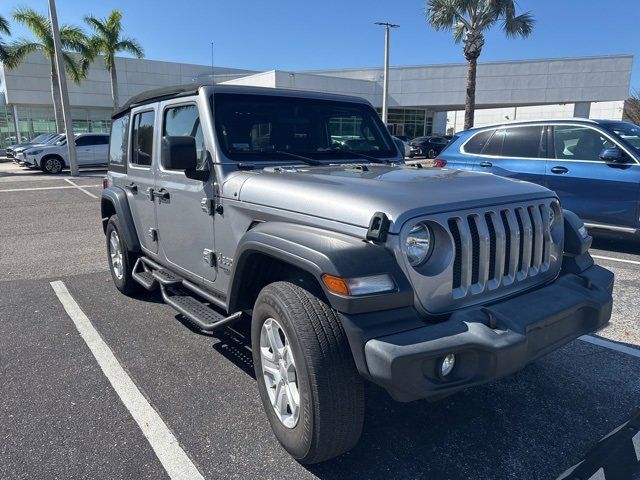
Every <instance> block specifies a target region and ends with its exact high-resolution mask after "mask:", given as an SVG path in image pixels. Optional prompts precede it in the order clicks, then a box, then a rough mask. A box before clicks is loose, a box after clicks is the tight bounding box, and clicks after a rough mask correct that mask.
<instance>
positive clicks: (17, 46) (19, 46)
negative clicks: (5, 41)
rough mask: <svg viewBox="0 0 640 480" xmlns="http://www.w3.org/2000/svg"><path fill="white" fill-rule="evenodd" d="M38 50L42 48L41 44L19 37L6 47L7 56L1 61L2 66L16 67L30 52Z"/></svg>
mask: <svg viewBox="0 0 640 480" xmlns="http://www.w3.org/2000/svg"><path fill="white" fill-rule="evenodd" d="M38 50H41V51H43V50H44V49H43V46H42V44H40V43H38V42H32V41H30V40H27V39H24V38H23V39H19V40H17V41H15V42H13V43H12V44H11V45H9V47H8V48H7V49H6V55H7V56H6V59H5V60H4V61H3V63H4V66H5V67H7V68H8V69H14V68H17V67H18V66H19V65H20V64H21V63H22V61H23V60H24V59H25V58H26V57H27V56H28V55H29V54H30V53H32V52H35V51H38Z"/></svg>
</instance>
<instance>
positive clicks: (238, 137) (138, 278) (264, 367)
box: [102, 85, 613, 463]
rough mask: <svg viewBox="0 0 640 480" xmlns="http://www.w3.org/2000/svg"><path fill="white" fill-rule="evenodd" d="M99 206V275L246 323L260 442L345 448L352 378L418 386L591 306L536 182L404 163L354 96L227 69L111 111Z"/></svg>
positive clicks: (480, 372)
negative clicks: (103, 253)
mask: <svg viewBox="0 0 640 480" xmlns="http://www.w3.org/2000/svg"><path fill="white" fill-rule="evenodd" d="M110 142H111V143H110V151H109V158H110V165H109V173H108V179H107V180H108V188H106V189H105V190H104V191H103V194H102V217H103V225H104V231H105V234H106V243H107V251H108V254H109V264H110V267H111V273H112V276H113V280H114V282H115V284H116V286H117V288H118V289H119V290H121V291H122V292H123V293H125V294H131V293H133V292H136V291H140V290H142V291H154V290H160V292H161V294H162V297H163V298H164V301H165V302H167V303H168V304H169V305H171V306H172V307H174V308H175V309H176V310H177V311H178V312H180V313H181V314H182V315H183V316H184V317H185V318H186V319H187V320H188V321H189V322H190V323H191V324H192V325H193V326H194V327H195V328H197V329H201V330H204V331H214V330H218V329H221V328H224V327H226V326H228V325H230V324H232V323H235V322H251V344H252V351H253V360H254V367H255V372H256V378H257V381H258V389H259V391H260V396H261V399H262V402H263V404H264V407H265V412H266V415H267V417H268V419H269V422H270V424H271V426H272V428H273V431H274V433H275V435H276V437H277V438H278V440H279V441H280V443H281V444H282V445H283V446H284V447H285V448H286V449H287V451H288V452H289V453H290V454H291V455H292V456H293V457H294V458H296V459H297V460H298V461H300V462H304V463H314V462H320V461H323V460H327V459H329V458H332V457H335V456H337V455H340V454H341V453H344V452H345V451H347V450H349V449H350V448H351V447H353V445H355V443H356V442H357V441H358V438H359V436H360V432H361V429H362V423H363V418H364V388H363V381H365V380H367V381H372V382H375V383H376V384H378V385H381V386H382V387H384V388H385V389H386V390H387V391H388V392H389V393H390V394H391V395H392V396H393V397H394V398H395V399H397V400H399V401H410V400H415V399H419V398H430V399H437V398H441V397H444V396H446V395H449V394H452V393H454V392H457V391H460V390H462V389H464V388H467V387H470V386H473V385H478V384H481V383H484V382H487V381H490V380H494V379H496V378H500V377H502V376H504V375H507V374H510V373H512V372H515V371H517V370H518V369H520V368H522V367H523V366H524V365H526V364H527V363H529V362H531V361H533V360H535V359H537V358H539V357H540V356H542V355H544V354H546V353H548V352H550V351H552V350H555V349H557V348H559V347H560V346H562V345H563V344H565V343H567V342H569V341H571V340H573V339H575V338H576V337H578V336H580V335H583V334H585V333H589V332H593V331H595V330H597V329H599V328H601V327H602V326H603V325H605V324H606V323H607V322H608V321H609V318H610V315H611V307H612V297H611V291H612V287H613V274H612V273H611V272H609V271H608V270H606V269H604V268H602V267H599V266H597V265H594V263H593V260H592V259H591V256H590V255H589V253H588V249H589V246H590V244H591V237H589V236H588V234H587V232H586V230H585V229H584V226H583V225H582V222H581V221H580V220H579V219H578V218H577V217H576V216H575V215H574V214H572V213H571V212H568V211H563V210H562V208H561V206H560V203H559V201H558V199H557V197H556V196H555V194H554V193H553V192H551V191H549V190H547V189H546V188H544V187H541V186H538V185H534V184H531V183H525V182H519V181H513V180H509V179H505V178H500V177H496V176H493V175H483V174H479V173H474V172H462V171H448V170H443V169H421V168H419V167H415V166H408V165H404V164H403V163H402V156H401V154H400V152H399V151H398V150H397V147H396V146H395V144H394V141H393V140H392V138H391V137H390V135H389V133H388V132H387V130H386V128H385V126H384V125H383V124H382V122H381V121H380V119H379V117H378V115H377V114H376V112H375V110H374V109H373V107H372V106H371V105H370V104H369V103H367V102H366V101H364V100H362V99H359V98H355V97H344V96H336V95H328V94H320V93H310V92H297V91H292V90H278V89H258V88H249V87H233V86H215V87H212V86H194V85H190V86H186V87H176V88H171V89H163V90H159V91H153V92H149V93H146V94H142V95H139V96H137V97H134V98H133V99H132V100H130V101H129V102H128V103H127V104H126V105H125V106H124V107H123V108H122V109H120V110H119V111H117V112H116V113H115V115H114V120H113V127H112V132H111V140H110Z"/></svg>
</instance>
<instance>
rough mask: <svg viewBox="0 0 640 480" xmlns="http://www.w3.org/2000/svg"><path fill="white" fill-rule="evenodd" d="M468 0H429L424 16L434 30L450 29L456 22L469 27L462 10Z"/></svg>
mask: <svg viewBox="0 0 640 480" xmlns="http://www.w3.org/2000/svg"><path fill="white" fill-rule="evenodd" d="M467 1H468V0H429V1H428V2H427V7H426V9H425V12H424V13H425V16H426V17H427V20H428V21H429V24H430V25H431V26H432V27H433V28H434V29H436V30H452V29H453V28H454V27H455V25H456V24H457V23H463V24H465V25H466V26H467V27H469V26H470V25H469V22H468V21H467V19H466V18H464V15H463V11H464V7H465V5H466V3H467Z"/></svg>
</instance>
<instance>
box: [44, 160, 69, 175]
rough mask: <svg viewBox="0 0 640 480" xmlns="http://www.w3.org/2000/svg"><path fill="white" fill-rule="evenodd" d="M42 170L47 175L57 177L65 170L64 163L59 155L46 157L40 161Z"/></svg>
mask: <svg viewBox="0 0 640 480" xmlns="http://www.w3.org/2000/svg"><path fill="white" fill-rule="evenodd" d="M40 168H41V169H42V171H43V172H45V173H50V174H53V175H56V174H58V173H60V172H61V171H62V169H63V168H64V161H63V160H62V158H60V157H58V156H57V155H52V156H50V157H45V158H43V159H42V160H41V161H40Z"/></svg>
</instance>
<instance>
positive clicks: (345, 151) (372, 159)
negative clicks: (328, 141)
mask: <svg viewBox="0 0 640 480" xmlns="http://www.w3.org/2000/svg"><path fill="white" fill-rule="evenodd" d="M330 151H331V152H332V153H344V154H347V155H349V154H350V155H353V156H356V157H360V158H364V159H366V160H369V161H371V162H373V163H384V164H388V163H389V161H387V160H385V159H384V158H377V157H372V156H371V155H366V154H364V153H360V152H354V151H353V150H330Z"/></svg>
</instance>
